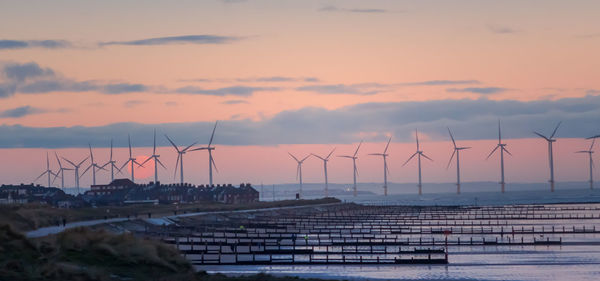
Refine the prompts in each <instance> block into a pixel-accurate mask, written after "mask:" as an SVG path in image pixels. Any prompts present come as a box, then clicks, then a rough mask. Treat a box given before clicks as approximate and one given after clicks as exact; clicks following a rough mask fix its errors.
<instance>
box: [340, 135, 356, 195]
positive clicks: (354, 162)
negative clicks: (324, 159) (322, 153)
mask: <svg viewBox="0 0 600 281" xmlns="http://www.w3.org/2000/svg"><path fill="white" fill-rule="evenodd" d="M361 145H362V141H360V143H359V144H358V147H357V148H356V151H354V154H353V155H352V156H350V155H340V156H338V157H343V158H350V159H352V165H353V167H354V170H353V172H352V177H353V179H354V197H356V176H357V175H358V169H357V168H356V159H358V157H357V156H356V155H357V154H358V150H359V149H360V146H361Z"/></svg>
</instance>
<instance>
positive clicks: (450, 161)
mask: <svg viewBox="0 0 600 281" xmlns="http://www.w3.org/2000/svg"><path fill="white" fill-rule="evenodd" d="M454 154H456V149H455V150H454V151H452V156H450V160H448V166H446V170H448V168H450V164H452V159H454Z"/></svg>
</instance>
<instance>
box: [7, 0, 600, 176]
mask: <svg viewBox="0 0 600 281" xmlns="http://www.w3.org/2000/svg"><path fill="white" fill-rule="evenodd" d="M598 10H600V2H598V1H593V0H591V1H584V0H574V1H558V0H545V1H510V0H508V1H428V0H421V1H400V0H398V1H392V0H389V1H383V0H373V1H327V0H314V1H311V0H305V1H285V0H282V1H260V0H246V1H244V0H206V1H135V0H131V1H3V0H2V1H0V159H2V161H0V179H1V180H2V183H20V182H31V181H33V179H35V178H36V177H37V176H38V175H39V174H40V173H41V172H42V171H44V170H45V164H46V163H45V162H46V161H45V160H46V159H45V158H46V153H47V152H48V153H49V154H50V156H52V158H51V160H52V161H51V168H52V169H54V170H55V169H56V166H57V163H56V160H55V159H54V153H55V152H56V153H57V154H59V155H60V156H63V157H65V158H68V159H73V161H75V160H77V159H83V158H85V157H86V156H88V154H89V150H88V145H91V146H92V147H93V148H94V154H95V156H96V157H95V159H97V160H98V162H99V163H100V164H103V163H104V162H106V161H108V155H109V149H108V147H109V146H110V141H111V139H112V140H113V141H114V145H115V150H114V154H115V160H116V161H117V162H118V163H117V164H119V166H120V165H122V163H124V161H126V159H127V158H128V151H127V148H126V147H127V146H128V143H127V137H128V135H131V139H132V144H133V147H134V149H133V150H134V151H133V154H135V155H134V156H138V161H139V160H140V159H141V160H145V159H146V158H147V157H148V156H149V155H151V154H152V147H151V146H152V143H153V131H154V130H156V131H157V144H158V146H159V147H158V149H157V151H158V153H159V154H160V155H161V159H162V160H163V163H164V164H165V166H166V167H167V169H166V170H160V173H159V177H160V178H161V181H163V182H173V181H175V180H174V179H173V169H174V166H175V159H176V154H175V152H174V151H175V150H174V149H173V148H172V147H171V146H170V144H169V143H168V141H167V140H166V138H165V137H164V135H165V134H167V135H169V137H171V138H172V139H173V140H174V142H175V143H176V144H177V145H180V146H187V145H190V144H192V143H194V142H198V145H199V146H205V145H206V144H207V142H208V140H209V139H210V134H211V131H212V128H213V126H214V124H215V122H216V121H218V125H217V129H216V134H215V138H214V144H215V145H216V150H215V161H216V164H217V167H218V169H219V172H218V173H217V174H216V175H215V182H219V183H239V182H251V183H255V184H256V183H261V182H264V183H269V184H270V183H289V182H294V181H295V180H296V176H295V172H296V163H295V162H294V160H292V159H291V157H289V155H288V152H290V153H293V154H295V155H298V157H303V156H305V155H307V154H309V153H317V154H321V155H323V154H327V153H329V151H330V150H331V149H333V148H336V152H335V153H334V154H333V155H334V156H333V159H332V160H331V162H330V166H329V170H330V172H329V175H330V180H331V181H332V182H338V183H348V182H351V179H352V168H351V163H350V162H349V161H345V160H348V159H343V158H339V157H337V156H338V155H341V154H351V153H353V151H354V150H355V148H356V146H357V145H358V143H359V142H360V141H364V144H363V146H362V147H361V150H360V151H359V171H360V174H359V181H362V182H378V181H381V180H382V176H383V174H382V173H383V172H382V160H381V159H380V158H377V157H374V156H369V155H368V154H369V153H378V152H381V151H382V150H383V148H384V147H385V142H386V141H387V140H388V138H389V137H392V143H391V145H390V151H389V152H390V158H389V161H390V180H391V181H394V182H415V181H416V167H415V166H414V165H415V164H414V163H412V162H411V163H408V164H407V165H405V166H403V164H404V161H406V159H407V158H408V157H410V155H411V154H412V153H414V150H415V144H414V138H415V130H416V129H418V130H419V137H420V140H421V144H422V148H423V150H424V151H425V153H426V154H428V155H429V156H430V157H431V158H432V159H434V161H433V162H431V163H428V162H424V163H423V169H424V181H425V182H428V181H429V182H452V181H454V180H455V171H453V166H451V167H450V168H449V169H447V168H446V167H447V163H448V160H449V158H450V154H451V153H452V144H451V142H450V138H449V136H448V128H451V129H452V131H453V133H454V135H455V137H456V139H457V141H458V142H459V144H460V145H463V144H464V145H465V146H472V147H473V148H472V149H471V150H468V151H465V152H464V153H462V154H461V157H462V158H461V168H462V172H463V177H462V178H463V180H464V181H497V180H498V177H499V175H498V173H499V172H498V170H499V163H498V159H497V158H496V157H497V155H495V156H492V157H491V158H490V159H488V160H486V157H487V155H488V154H489V152H490V151H491V150H492V149H493V148H494V145H495V143H496V142H497V137H498V136H497V130H498V129H497V126H498V120H501V124H502V134H503V138H504V139H505V142H506V143H507V144H508V146H507V148H508V149H509V150H510V151H511V152H512V153H513V156H512V157H509V159H507V181H514V182H544V181H547V180H548V176H549V175H548V174H549V171H548V162H547V161H548V159H547V157H548V156H547V148H546V143H545V141H544V140H543V139H541V138H538V137H537V136H536V135H534V134H533V131H539V132H540V133H542V134H546V135H549V134H551V132H552V131H553V130H554V128H555V126H556V124H557V123H558V122H560V121H562V125H561V126H560V128H559V129H558V131H557V134H556V136H557V137H558V141H557V142H556V144H555V153H556V155H555V158H556V162H557V163H556V177H557V181H579V180H581V181H584V180H587V177H588V174H587V166H586V165H587V162H586V161H587V160H586V156H585V155H582V154H575V153H573V152H575V151H578V150H585V149H588V148H589V145H590V141H589V140H585V138H586V137H590V136H594V135H598V134H600V128H599V126H598V121H599V120H600V82H599V81H598V77H599V70H598V65H600V54H599V53H598V51H597V50H599V49H600V18H598V16H597V11H598ZM184 159H185V164H186V165H185V169H184V172H185V175H186V181H189V182H192V183H196V184H200V183H206V182H207V169H208V158H207V155H206V153H205V151H197V152H191V153H188V154H186V155H185V158H184ZM86 165H89V163H86ZM152 170H153V168H151V167H150V166H146V167H145V168H140V171H139V172H137V171H136V173H137V175H136V176H137V177H138V178H139V180H140V181H148V180H150V179H151V178H152ZM303 172H304V173H303V174H304V180H305V181H306V182H319V181H322V178H323V174H322V163H320V162H319V160H318V159H317V158H311V159H309V160H307V162H305V165H304V170H303ZM67 173H68V175H67V178H66V183H67V185H73V175H72V174H69V172H67ZM123 176H127V173H125V174H124V175H123ZM98 179H99V180H98V181H100V182H105V181H107V179H108V176H107V174H106V173H103V172H102V171H101V173H100V174H99V176H98ZM90 182H91V179H90V175H89V174H86V175H84V176H83V177H82V184H83V185H86V184H87V185H89V183H90ZM37 183H40V184H44V183H45V181H44V180H38V181H37ZM57 183H58V181H57V182H56V183H55V184H57Z"/></svg>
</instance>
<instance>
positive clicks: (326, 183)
mask: <svg viewBox="0 0 600 281" xmlns="http://www.w3.org/2000/svg"><path fill="white" fill-rule="evenodd" d="M334 151H335V148H334V149H332V150H331V152H329V154H327V156H326V157H321V156H319V155H316V154H314V153H311V155H312V156H314V157H317V158H319V159H321V160H323V171H324V173H325V197H329V179H328V177H327V162H329V157H331V154H333V152H334Z"/></svg>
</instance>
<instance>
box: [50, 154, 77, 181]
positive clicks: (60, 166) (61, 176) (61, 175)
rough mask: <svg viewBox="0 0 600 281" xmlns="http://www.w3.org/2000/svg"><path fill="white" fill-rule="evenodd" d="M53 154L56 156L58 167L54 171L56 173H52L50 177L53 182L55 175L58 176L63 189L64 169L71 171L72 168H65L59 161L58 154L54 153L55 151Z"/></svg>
mask: <svg viewBox="0 0 600 281" xmlns="http://www.w3.org/2000/svg"><path fill="white" fill-rule="evenodd" d="M54 156H56V162H58V167H59V169H58V172H57V173H56V175H54V179H52V182H54V181H55V180H56V178H57V177H60V187H61V188H63V189H64V188H65V171H72V170H73V169H69V168H65V167H63V166H62V163H61V162H60V159H59V158H58V154H57V153H56V151H55V152H54ZM59 174H60V175H59Z"/></svg>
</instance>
